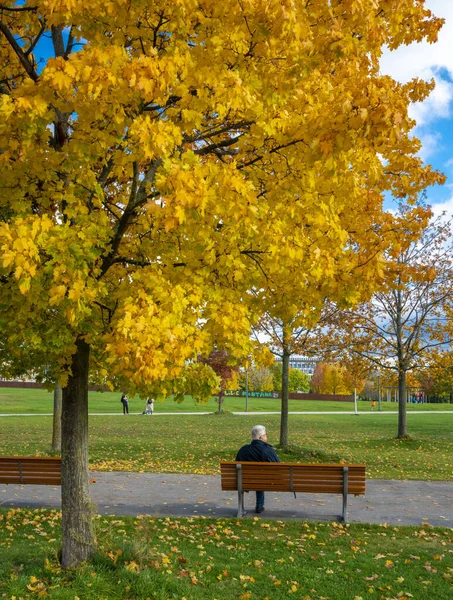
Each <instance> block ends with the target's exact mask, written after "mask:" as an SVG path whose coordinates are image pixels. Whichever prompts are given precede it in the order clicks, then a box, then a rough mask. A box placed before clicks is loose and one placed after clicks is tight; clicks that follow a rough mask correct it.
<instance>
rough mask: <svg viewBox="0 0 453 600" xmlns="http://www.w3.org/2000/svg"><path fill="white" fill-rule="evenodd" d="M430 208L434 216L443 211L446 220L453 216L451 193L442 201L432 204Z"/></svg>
mask: <svg viewBox="0 0 453 600" xmlns="http://www.w3.org/2000/svg"><path fill="white" fill-rule="evenodd" d="M449 187H451V186H449ZM452 192H453V190H452ZM431 208H432V211H433V213H434V217H440V216H441V215H442V214H444V213H445V218H446V220H448V219H451V218H453V194H452V195H451V196H450V198H448V199H447V200H445V201H444V202H440V203H438V204H432V205H431Z"/></svg>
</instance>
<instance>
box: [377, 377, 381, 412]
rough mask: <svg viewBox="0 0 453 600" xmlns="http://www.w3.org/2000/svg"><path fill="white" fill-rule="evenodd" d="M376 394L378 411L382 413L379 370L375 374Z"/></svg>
mask: <svg viewBox="0 0 453 600" xmlns="http://www.w3.org/2000/svg"><path fill="white" fill-rule="evenodd" d="M377 394H378V411H382V408H381V369H378V372H377Z"/></svg>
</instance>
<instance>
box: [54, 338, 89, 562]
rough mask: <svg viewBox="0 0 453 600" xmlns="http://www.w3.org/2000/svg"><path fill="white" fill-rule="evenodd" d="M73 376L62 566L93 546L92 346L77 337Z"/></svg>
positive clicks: (66, 392) (66, 416)
mask: <svg viewBox="0 0 453 600" xmlns="http://www.w3.org/2000/svg"><path fill="white" fill-rule="evenodd" d="M76 347H77V349H76V352H75V354H74V355H73V357H72V364H71V370H72V375H71V376H70V377H69V379H68V384H67V386H66V387H65V388H64V389H63V411H62V420H61V422H62V447H61V459H62V477H61V508H62V531H63V547H62V559H61V563H62V567H63V568H70V567H74V566H76V565H78V564H79V563H81V562H83V561H85V560H87V558H88V557H89V555H90V553H91V552H92V550H93V549H94V534H93V525H92V504H91V499H90V493H89V479H88V362H89V355H90V347H89V346H88V344H87V343H86V342H85V341H83V340H81V339H78V340H77V343H76Z"/></svg>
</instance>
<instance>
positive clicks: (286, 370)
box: [280, 347, 290, 448]
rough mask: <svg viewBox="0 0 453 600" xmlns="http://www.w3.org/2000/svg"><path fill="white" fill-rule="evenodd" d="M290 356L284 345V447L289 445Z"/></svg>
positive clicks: (281, 432) (282, 438) (281, 440)
mask: <svg viewBox="0 0 453 600" xmlns="http://www.w3.org/2000/svg"><path fill="white" fill-rule="evenodd" d="M289 357H290V353H289V352H288V351H287V350H286V349H285V347H284V348H283V355H282V406H281V416H280V446H281V447H282V448H287V447H288V398H289Z"/></svg>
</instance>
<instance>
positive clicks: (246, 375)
mask: <svg viewBox="0 0 453 600" xmlns="http://www.w3.org/2000/svg"><path fill="white" fill-rule="evenodd" d="M248 410H249V370H248V367H246V369H245V412H248Z"/></svg>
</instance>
